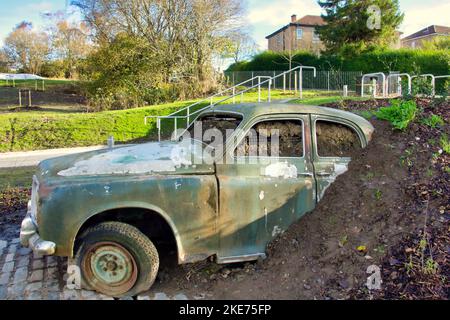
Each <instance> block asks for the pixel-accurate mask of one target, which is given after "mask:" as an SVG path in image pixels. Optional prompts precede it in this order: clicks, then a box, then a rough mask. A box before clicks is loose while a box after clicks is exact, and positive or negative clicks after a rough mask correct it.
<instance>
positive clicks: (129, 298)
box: [119, 297, 134, 301]
mask: <svg viewBox="0 0 450 320" xmlns="http://www.w3.org/2000/svg"><path fill="white" fill-rule="evenodd" d="M119 300H125V301H127V300H128V301H130V300H134V299H133V298H132V297H122V298H120V299H119Z"/></svg>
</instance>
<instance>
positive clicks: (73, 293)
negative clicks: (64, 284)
mask: <svg viewBox="0 0 450 320" xmlns="http://www.w3.org/2000/svg"><path fill="white" fill-rule="evenodd" d="M60 296H61V300H80V296H79V292H78V290H70V289H67V288H64V290H63V292H61V295H60Z"/></svg>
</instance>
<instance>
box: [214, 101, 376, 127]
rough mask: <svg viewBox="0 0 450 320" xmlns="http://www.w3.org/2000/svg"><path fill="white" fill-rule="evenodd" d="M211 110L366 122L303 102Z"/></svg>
mask: <svg viewBox="0 0 450 320" xmlns="http://www.w3.org/2000/svg"><path fill="white" fill-rule="evenodd" d="M211 112H225V113H226V112H230V113H239V114H242V115H243V117H244V118H246V119H248V118H254V117H257V116H260V115H265V114H285V113H301V114H317V115H324V116H331V117H338V118H343V119H347V120H350V121H352V122H354V123H355V124H357V125H359V126H361V127H366V126H367V122H366V121H365V120H364V119H363V118H361V117H360V116H358V115H356V114H354V113H351V112H347V111H342V110H338V109H333V108H327V107H320V106H311V105H304V104H286V103H243V104H229V105H219V106H217V107H215V108H214V109H212V110H209V111H207V112H205V113H211Z"/></svg>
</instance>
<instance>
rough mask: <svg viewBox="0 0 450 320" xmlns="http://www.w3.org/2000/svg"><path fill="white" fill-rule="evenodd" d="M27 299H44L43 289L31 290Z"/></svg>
mask: <svg viewBox="0 0 450 320" xmlns="http://www.w3.org/2000/svg"><path fill="white" fill-rule="evenodd" d="M27 300H34V301H36V300H43V299H42V292H41V291H33V292H31V293H30V294H29V295H28V297H27Z"/></svg>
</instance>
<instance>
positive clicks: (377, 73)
mask: <svg viewBox="0 0 450 320" xmlns="http://www.w3.org/2000/svg"><path fill="white" fill-rule="evenodd" d="M379 75H381V76H382V77H383V98H385V97H386V75H385V74H384V73H383V72H375V73H367V74H364V75H363V76H362V79H361V97H364V78H366V77H373V76H379Z"/></svg>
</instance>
